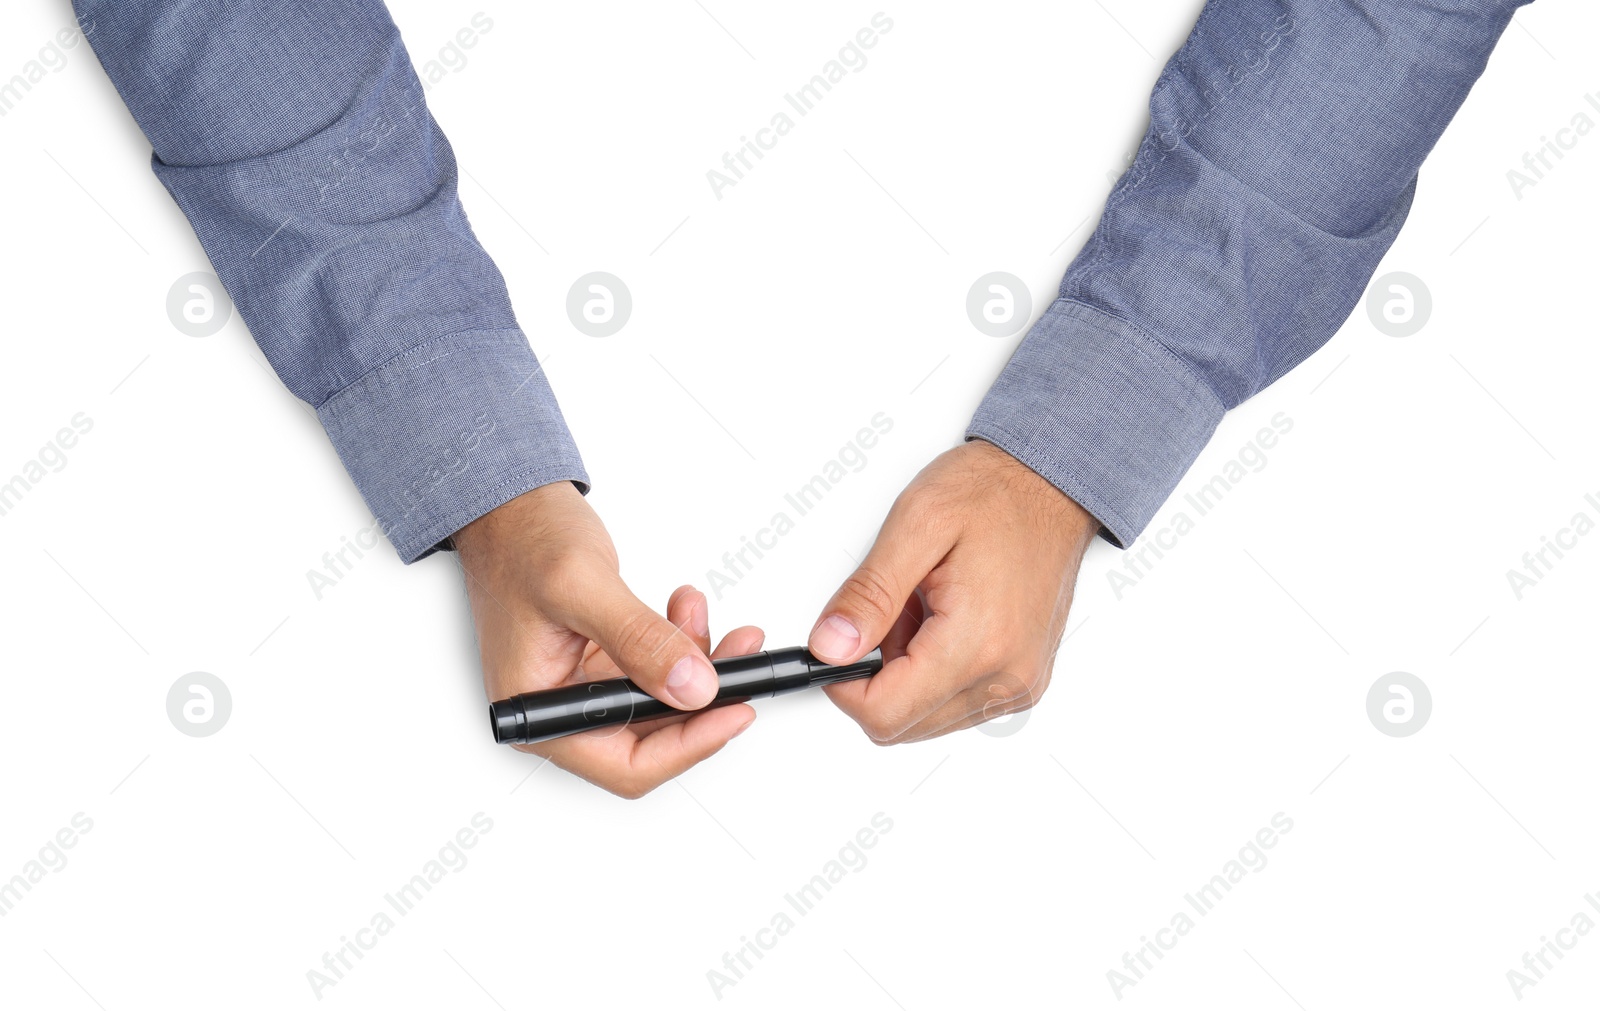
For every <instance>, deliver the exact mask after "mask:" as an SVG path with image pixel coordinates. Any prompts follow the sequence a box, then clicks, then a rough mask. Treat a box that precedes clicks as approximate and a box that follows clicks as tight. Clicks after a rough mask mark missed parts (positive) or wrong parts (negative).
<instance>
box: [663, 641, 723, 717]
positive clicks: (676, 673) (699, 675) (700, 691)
mask: <svg viewBox="0 0 1600 1011" xmlns="http://www.w3.org/2000/svg"><path fill="white" fill-rule="evenodd" d="M667 692H668V693H669V694H670V695H671V696H672V697H673V698H674V699H676V700H677V701H678V702H679V703H680V704H681V705H682V706H683V707H684V708H687V709H700V708H703V707H704V706H705V705H706V703H708V702H710V701H711V700H712V699H714V698H716V696H717V675H716V672H715V671H713V670H712V669H711V667H710V665H709V664H707V663H706V661H705V660H704V659H702V658H700V657H698V656H695V655H694V654H693V653H690V654H688V655H686V656H685V657H684V658H683V659H681V660H679V661H678V662H677V663H675V664H673V665H672V670H671V671H670V672H669V673H668V674H667Z"/></svg>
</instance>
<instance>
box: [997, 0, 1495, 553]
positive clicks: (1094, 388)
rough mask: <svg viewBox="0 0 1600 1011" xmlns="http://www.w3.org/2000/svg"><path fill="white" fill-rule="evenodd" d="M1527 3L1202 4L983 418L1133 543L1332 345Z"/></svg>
mask: <svg viewBox="0 0 1600 1011" xmlns="http://www.w3.org/2000/svg"><path fill="white" fill-rule="evenodd" d="M1526 2H1527V0H1508V2H1503V3H1502V2H1495V0H1432V2H1411V0H1368V2H1360V3H1354V2H1352V3H1329V2H1327V0H1208V2H1207V3H1206V5H1205V6H1204V8H1203V9H1202V10H1201V12H1200V16H1199V19H1198V21H1197V22H1196V23H1195V26H1194V29H1193V31H1192V33H1191V34H1190V35H1189V38H1188V40H1187V41H1186V42H1185V43H1184V45H1183V47H1182V48H1181V49H1179V50H1178V52H1177V54H1176V55H1174V56H1173V57H1172V59H1171V60H1170V61H1169V62H1168V63H1167V65H1166V67H1165V69H1164V70H1163V71H1162V73H1161V76H1160V78H1159V79H1158V80H1157V82H1156V86H1155V90H1154V92H1153V93H1152V95H1151V98H1150V125H1149V128H1148V130H1147V131H1146V133H1145V136H1144V139H1143V141H1142V142H1141V143H1140V146H1139V150H1138V152H1137V154H1136V156H1135V158H1134V161H1133V164H1132V165H1131V166H1130V167H1129V169H1128V171H1127V172H1126V174H1124V175H1123V177H1122V178H1121V180H1120V181H1118V183H1117V185H1116V186H1115V188H1114V189H1113V190H1112V192H1111V195H1110V197H1109V198H1108V199H1107V202H1106V207H1105V210H1104V212H1103V214H1102V216H1101V218H1100V222H1099V225H1098V227H1097V228H1096V229H1095V231H1094V234H1093V235H1092V237H1091V238H1090V239H1089V241H1088V243H1087V244H1086V245H1085V246H1084V248H1083V250H1082V251H1081V252H1080V253H1079V254H1078V256H1077V257H1076V259H1074V260H1073V262H1072V264H1071V266H1069V267H1068V268H1067V273H1066V276H1065V277H1064V278H1063V279H1062V282H1061V290H1060V294H1059V297H1058V298H1057V299H1056V300H1055V301H1054V302H1053V303H1052V304H1051V305H1050V307H1049V308H1048V309H1047V310H1046V311H1045V313H1044V315H1043V316H1042V317H1041V318H1040V319H1039V320H1038V322H1037V323H1035V325H1034V326H1033V328H1032V329H1031V330H1030V331H1029V332H1028V334H1027V336H1026V337H1024V339H1023V341H1022V343H1021V345H1020V346H1019V347H1018V349H1017V351H1016V353H1015V355H1014V356H1013V357H1012V358H1011V360H1010V362H1009V363H1008V364H1007V365H1006V367H1005V369H1004V370H1003V371H1002V373H1001V375H1000V377H999V379H998V380H997V381H996V382H995V384H994V386H993V387H992V388H991V389H990V391H989V393H988V394H987V395H986V396H985V398H984V400H983V402H982V403H981V404H980V405H979V408H978V411H977V413H976V415H975V416H974V418H973V420H972V423H971V425H970V426H969V427H968V430H967V437H968V438H969V439H972V438H978V439H983V440H985V441H987V442H991V443H994V444H995V445H997V446H999V447H1000V448H1001V449H1004V450H1006V451H1007V452H1008V453H1010V454H1011V455H1013V456H1015V457H1016V458H1017V459H1018V460H1020V461H1022V462H1023V463H1024V464H1026V465H1028V466H1029V467H1030V468H1032V469H1033V470H1035V471H1036V472H1038V473H1039V474H1040V475H1041V476H1043V477H1044V478H1045V479H1046V480H1048V481H1050V482H1051V483H1052V484H1054V485H1055V486H1056V487H1057V488H1059V489H1060V490H1061V491H1062V492H1064V493H1066V494H1067V495H1068V496H1069V497H1071V498H1072V499H1073V500H1075V501H1076V502H1078V503H1079V504H1080V505H1082V506H1083V507H1084V508H1085V509H1087V510H1088V511H1089V512H1090V513H1091V514H1092V515H1094V517H1095V518H1096V519H1098V520H1099V521H1100V522H1101V524H1102V525H1103V532H1104V535H1105V536H1106V537H1107V538H1108V539H1109V540H1111V541H1112V542H1114V543H1116V544H1118V545H1120V546H1123V547H1126V546H1127V545H1128V544H1130V543H1132V541H1133V540H1134V539H1135V538H1136V537H1137V536H1138V535H1139V532H1140V531H1141V530H1143V529H1144V528H1145V526H1146V525H1147V524H1148V523H1149V522H1150V520H1151V518H1152V517H1153V516H1154V514H1155V512H1156V510H1157V509H1158V508H1160V506H1161V504H1162V503H1163V502H1164V501H1165V500H1166V499H1167V496H1168V495H1170V494H1171V493H1172V490H1173V488H1175V487H1176V486H1177V483H1178V481H1179V479H1180V478H1181V477H1182V476H1183V474H1184V472H1185V471H1186V470H1188V468H1189V466H1190V465H1191V464H1192V463H1193V462H1194V460H1195V458H1196V457H1197V456H1198V455H1199V453H1200V450H1201V449H1202V448H1203V447H1204V446H1205V444H1206V442H1207V441H1208V440H1209V439H1210V437H1211V435H1212V433H1213V432H1214V431H1215V429H1216V427H1217V424H1218V422H1219V421H1220V420H1221V418H1222V415H1223V413H1224V412H1225V411H1226V410H1228V409H1229V408H1231V407H1234V406H1235V405H1237V404H1239V403H1240V402H1242V401H1244V400H1245V399H1247V398H1249V397H1250V396H1252V395H1253V394H1255V393H1257V392H1258V391H1260V390H1261V389H1263V388H1265V387H1266V386H1268V385H1269V384H1271V383H1273V382H1274V381H1276V380H1277V379H1278V378H1279V377H1281V376H1283V375H1284V374H1285V373H1287V372H1288V371H1289V370H1290V369H1292V368H1294V367H1295V366H1296V365H1298V364H1299V363H1300V362H1301V361H1303V360H1305V359H1306V358H1307V357H1309V356H1310V355H1311V353H1312V352H1313V351H1315V350H1317V349H1318V348H1319V347H1321V346H1322V345H1323V344H1324V343H1326V341H1327V340H1328V339H1329V338H1330V337H1332V336H1333V334H1334V332H1335V331H1336V330H1337V329H1338V328H1339V327H1340V325H1341V324H1342V323H1343V322H1344V320H1345V319H1346V317H1348V316H1349V314H1350V311H1351V310H1352V309H1353V308H1354V307H1355V305H1356V303H1357V301H1358V300H1359V299H1360V296H1361V292H1362V289H1363V288H1364V287H1365V285H1366V283H1367V281H1368V280H1369V279H1370V278H1371V276H1372V272H1373V270H1374V269H1375V268H1376V267H1377V264H1378V261H1379V260H1380V259H1381V258H1382V256H1383V254H1384V253H1385V251H1387V250H1388V248H1389V246H1390V244H1391V243H1393V241H1394V238H1395V236H1396V235H1397V234H1398V232H1399V230H1400V226H1401V224H1402V223H1404V221H1405V218H1406V213H1407V211H1408V210H1409V209H1410V206H1411V198H1412V194H1413V191H1414V188H1415V186H1416V181H1417V171H1418V168H1419V167H1420V166H1421V164H1422V161H1423V159H1424V158H1425V157H1426V156H1427V154H1428V152H1429V151H1430V150H1431V149H1432V148H1433V145H1434V143H1435V142H1436V141H1437V140H1438V138H1439V136H1440V134H1441V133H1442V132H1443V131H1444V128H1445V126H1446V125H1447V124H1448V123H1449V122H1450V119H1451V117H1452V116H1454V115H1455V112H1456V110H1457V108H1459V107H1460V105H1461V103H1462V101H1463V100H1464V99H1465V98H1466V96H1467V92H1468V91H1469V90H1470V89H1471V87H1472V85H1473V83H1474V82H1475V81H1476V80H1477V78H1478V76H1479V75H1480V74H1481V73H1482V72H1483V69H1484V65H1485V64H1486V62H1487V61H1488V58H1489V54H1490V52H1491V51H1492V50H1493V48H1494V45H1495V42H1496V41H1497V40H1498V39H1499V37H1500V34H1501V32H1502V31H1503V30H1504V29H1505V27H1506V25H1507V24H1508V23H1509V22H1510V19H1511V16H1512V13H1513V12H1514V10H1515V8H1516V7H1518V6H1521V4H1522V3H1526Z"/></svg>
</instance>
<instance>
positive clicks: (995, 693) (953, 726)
mask: <svg viewBox="0 0 1600 1011" xmlns="http://www.w3.org/2000/svg"><path fill="white" fill-rule="evenodd" d="M1049 683H1050V679H1049V676H1048V675H1046V676H1045V677H1044V678H1042V679H1041V680H1040V681H1039V683H1038V684H1035V685H1031V686H1030V685H1029V684H1028V683H1027V682H1026V681H1024V680H1023V679H1022V678H1020V677H1017V676H1016V675H1014V674H1008V673H1006V672H1004V671H1001V672H997V673H994V674H991V675H988V676H986V677H982V678H979V679H978V680H977V681H975V682H973V683H972V684H971V685H970V686H969V687H967V688H966V689H964V690H963V691H960V692H958V693H956V695H955V696H954V697H953V698H951V699H950V700H949V701H948V702H946V703H945V704H944V705H942V706H940V707H939V708H938V709H937V710H936V711H934V712H933V713H931V714H929V715H928V716H926V717H924V718H923V719H921V720H919V721H917V723H916V724H915V725H913V726H911V727H908V728H906V730H905V732H904V733H902V734H901V735H900V736H899V737H897V738H895V740H894V741H893V742H891V743H894V744H910V743H912V742H914V741H926V740H931V739H932V738H935V737H943V736H944V735H945V734H951V733H954V732H956V731H957V730H965V729H966V728H968V727H975V726H977V725H978V724H980V723H986V722H988V721H989V720H993V719H998V718H999V717H1001V716H1006V715H1008V714H1010V713H1015V712H1021V711H1022V710H1024V709H1029V708H1031V707H1032V706H1034V705H1035V704H1037V703H1038V701H1039V699H1040V698H1041V697H1042V696H1043V695H1044V690H1045V688H1046V687H1047V686H1048V685H1049Z"/></svg>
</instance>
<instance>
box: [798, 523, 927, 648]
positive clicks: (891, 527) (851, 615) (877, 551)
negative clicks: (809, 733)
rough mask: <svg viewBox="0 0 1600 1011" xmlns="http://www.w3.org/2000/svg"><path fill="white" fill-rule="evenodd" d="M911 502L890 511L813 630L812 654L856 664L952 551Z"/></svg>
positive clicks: (881, 636)
mask: <svg viewBox="0 0 1600 1011" xmlns="http://www.w3.org/2000/svg"><path fill="white" fill-rule="evenodd" d="M907 501H908V500H907V499H905V498H901V499H900V500H899V501H897V502H896V503H895V505H894V508H892V509H890V510H889V516H888V518H887V519H885V520H884V522H883V529H882V530H880V531H878V538H877V540H876V541H874V542H873V545H872V550H870V551H868V552H867V557H866V559H865V560H863V561H862V563H861V565H860V566H859V567H858V568H857V569H856V571H855V572H853V573H851V574H850V576H849V578H847V579H846V580H845V581H844V584H843V585H842V586H840V587H839V590H838V592H836V593H835V594H834V595H833V599H832V600H830V601H828V605H827V606H826V607H824V608H823V609H822V617H821V618H819V619H818V621H817V624H816V626H815V627H814V628H812V630H811V638H810V643H809V645H810V648H811V652H812V653H814V654H816V655H817V656H819V657H821V658H822V659H824V660H826V661H828V662H829V663H854V662H855V661H857V660H859V659H861V657H863V656H864V655H866V653H867V651H869V650H871V649H872V648H873V647H874V646H876V645H878V644H879V643H880V642H882V641H883V638H884V636H885V635H887V634H888V632H889V630H890V628H892V627H893V626H894V624H895V622H896V621H897V620H898V619H899V617H900V614H901V612H902V611H903V610H904V609H905V607H906V601H907V600H908V599H909V598H910V597H911V594H912V593H913V592H914V591H915V590H916V588H917V584H918V583H921V582H922V580H923V578H924V577H926V576H927V574H928V573H929V572H931V571H933V567H934V566H935V565H938V564H939V561H940V559H942V558H943V557H944V556H945V554H946V553H947V552H948V551H949V549H950V543H949V542H948V541H947V540H946V539H945V538H944V537H943V536H941V531H940V529H939V528H938V526H937V524H936V523H935V522H934V521H933V520H932V519H931V518H929V517H928V514H927V512H926V510H923V509H917V508H914V507H912V506H909V505H907V504H906V502H907Z"/></svg>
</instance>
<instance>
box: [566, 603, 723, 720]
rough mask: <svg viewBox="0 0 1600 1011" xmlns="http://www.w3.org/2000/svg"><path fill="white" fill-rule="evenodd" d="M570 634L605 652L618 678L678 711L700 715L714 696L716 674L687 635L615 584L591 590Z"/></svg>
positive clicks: (572, 624)
mask: <svg viewBox="0 0 1600 1011" xmlns="http://www.w3.org/2000/svg"><path fill="white" fill-rule="evenodd" d="M571 617H572V619H573V620H572V621H570V622H569V625H570V627H571V628H572V630H573V631H575V632H577V633H578V634H579V635H582V636H584V637H585V638H587V639H592V640H593V641H594V642H595V643H596V644H597V645H599V647H600V648H601V649H603V650H605V652H606V655H607V656H609V657H610V658H611V659H612V660H613V661H615V662H616V665H617V666H618V667H619V668H621V669H622V673H624V674H626V675H627V676H628V677H629V678H631V679H633V681H634V683H635V684H637V685H638V686H639V687H640V688H643V689H644V690H645V691H647V692H649V693H650V694H651V695H654V696H655V697H656V698H658V699H660V700H661V701H663V702H665V703H667V704H668V705H670V706H674V707H676V708H678V709H700V708H702V707H704V706H705V705H706V703H708V702H710V701H711V700H712V699H713V698H715V697H716V695H717V673H716V671H715V669H713V668H712V666H711V661H710V660H707V659H706V655H705V654H704V653H702V652H701V651H700V647H699V646H697V645H696V644H695V641H694V640H693V639H692V638H690V636H689V634H688V633H687V632H685V631H683V630H682V629H680V628H678V627H677V626H676V625H674V624H673V623H672V622H670V621H668V620H667V619H666V618H663V617H662V616H661V615H659V614H657V613H656V612H654V611H652V610H650V608H648V607H646V606H645V605H644V602H643V601H641V600H640V599H639V598H638V597H635V596H634V595H633V593H632V591H630V590H629V589H628V588H627V586H626V585H624V584H623V583H622V582H621V580H618V581H616V582H615V583H613V584H611V585H609V586H606V587H604V588H601V589H599V590H598V591H596V590H594V589H591V590H590V591H589V595H588V601H587V602H586V606H585V607H584V608H583V610H582V613H579V614H574V615H572V616H571Z"/></svg>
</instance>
